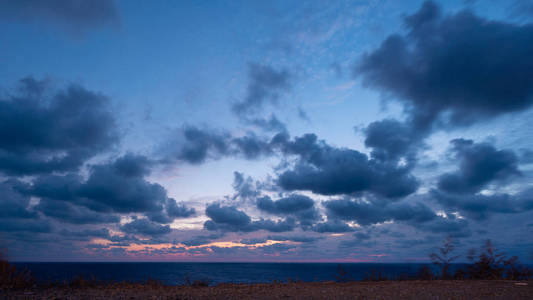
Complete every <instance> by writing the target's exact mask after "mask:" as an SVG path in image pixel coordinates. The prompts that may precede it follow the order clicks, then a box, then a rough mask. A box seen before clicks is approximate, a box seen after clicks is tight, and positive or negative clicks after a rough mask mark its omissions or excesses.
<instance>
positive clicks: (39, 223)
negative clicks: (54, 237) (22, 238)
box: [0, 180, 52, 233]
mask: <svg viewBox="0 0 533 300" xmlns="http://www.w3.org/2000/svg"><path fill="white" fill-rule="evenodd" d="M22 187H23V184H22V183H21V182H18V181H16V180H7V181H4V182H0V195H2V196H1V197H0V232H36V233H38V232H50V231H51V230H52V226H51V224H50V223H49V222H48V221H47V220H44V219H43V218H42V217H41V216H40V215H39V214H38V213H37V211H35V210H34V209H33V208H32V207H30V197H29V196H27V195H24V194H21V193H20V191H19V189H20V188H22Z"/></svg>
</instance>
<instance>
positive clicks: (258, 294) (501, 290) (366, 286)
mask: <svg viewBox="0 0 533 300" xmlns="http://www.w3.org/2000/svg"><path fill="white" fill-rule="evenodd" d="M0 299H173V300H177V299H239V300H241V299H439V300H442V299H464V300H467V299H505V300H512V299H529V300H531V299H533V281H529V282H515V281H387V282H351V283H334V282H313V283H288V284H279V283H272V284H220V285H217V286H213V287H190V286H157V285H140V284H116V285H108V286H100V287H82V288H57V287H56V288H46V289H34V290H25V291H24V290H19V291H5V290H4V291H0Z"/></svg>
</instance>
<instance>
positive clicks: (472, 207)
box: [432, 189, 533, 220]
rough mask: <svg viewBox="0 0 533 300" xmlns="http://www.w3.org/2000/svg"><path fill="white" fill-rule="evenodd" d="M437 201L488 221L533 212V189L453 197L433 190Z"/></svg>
mask: <svg viewBox="0 0 533 300" xmlns="http://www.w3.org/2000/svg"><path fill="white" fill-rule="evenodd" d="M432 195H433V197H434V198H435V199H437V201H438V202H439V203H440V204H441V205H443V206H444V207H446V208H447V209H451V210H459V212H460V213H461V214H464V215H465V216H467V217H469V218H473V219H476V220H484V219H487V218H488V217H489V216H490V215H491V214H494V213H500V214H513V213H522V212H525V211H528V210H533V189H526V190H524V191H521V192H519V193H517V194H514V195H510V194H502V193H500V194H493V195H483V194H479V193H478V194H466V195H465V194H463V195H453V194H447V193H442V192H440V191H438V190H433V191H432Z"/></svg>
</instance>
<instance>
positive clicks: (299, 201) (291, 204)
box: [257, 194, 315, 214]
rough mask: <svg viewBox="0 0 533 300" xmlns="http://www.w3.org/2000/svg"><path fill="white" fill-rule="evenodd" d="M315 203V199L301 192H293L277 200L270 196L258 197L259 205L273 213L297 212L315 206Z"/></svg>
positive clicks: (261, 208) (260, 207)
mask: <svg viewBox="0 0 533 300" xmlns="http://www.w3.org/2000/svg"><path fill="white" fill-rule="evenodd" d="M314 204H315V202H314V201H313V199H311V198H309V197H307V196H304V195H299V194H292V195H289V196H287V197H285V198H281V199H279V200H276V201H272V199H271V198H270V197H268V196H264V197H261V198H258V199H257V207H258V208H259V209H260V210H263V211H266V212H269V213H272V214H292V213H297V212H300V211H302V210H307V209H310V208H313V206H314Z"/></svg>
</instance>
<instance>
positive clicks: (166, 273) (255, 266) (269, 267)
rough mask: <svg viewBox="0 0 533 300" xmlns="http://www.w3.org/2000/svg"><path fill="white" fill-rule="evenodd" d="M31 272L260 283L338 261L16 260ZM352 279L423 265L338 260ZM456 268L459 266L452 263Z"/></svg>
mask: <svg viewBox="0 0 533 300" xmlns="http://www.w3.org/2000/svg"><path fill="white" fill-rule="evenodd" d="M15 265H16V266H17V267H19V268H25V269H27V270H29V271H30V272H32V274H33V275H34V276H35V278H36V279H37V280H38V281H41V282H43V281H63V280H70V279H72V278H74V277H76V276H83V277H84V278H96V279H98V280H105V281H136V282H138V281H145V280H147V279H149V278H151V279H157V280H160V281H162V282H163V283H165V284H168V285H180V284H184V283H185V278H189V279H191V280H197V279H200V280H209V282H210V283H211V284H218V283H223V282H225V283H229V282H233V283H261V282H263V283H264V282H272V281H273V280H278V281H283V282H286V281H288V280H301V281H326V280H336V275H337V274H338V273H337V270H338V266H339V264H338V263H167V262H165V263H151V262H150V263H16V264H15ZM340 265H341V267H342V269H343V270H344V271H345V272H346V274H347V277H348V278H350V279H352V280H361V279H363V278H364V277H365V276H366V275H367V274H369V273H371V272H372V271H376V272H381V274H383V275H385V276H388V277H398V276H401V275H408V276H410V275H416V274H417V272H418V270H419V269H420V268H421V267H422V266H423V264H414V263H410V264H375V263H342V264H340ZM456 267H459V265H456Z"/></svg>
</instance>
